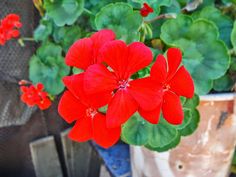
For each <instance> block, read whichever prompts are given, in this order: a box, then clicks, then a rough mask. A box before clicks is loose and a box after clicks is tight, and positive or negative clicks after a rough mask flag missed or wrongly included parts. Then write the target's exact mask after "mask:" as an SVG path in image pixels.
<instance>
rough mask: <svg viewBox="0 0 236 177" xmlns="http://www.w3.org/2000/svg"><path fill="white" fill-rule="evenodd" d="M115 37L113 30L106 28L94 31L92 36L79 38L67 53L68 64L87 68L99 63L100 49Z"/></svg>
mask: <svg viewBox="0 0 236 177" xmlns="http://www.w3.org/2000/svg"><path fill="white" fill-rule="evenodd" d="M115 37H116V36H115V33H114V32H113V31H112V30H108V29H104V30H100V31H98V32H96V33H94V34H93V35H92V36H91V37H90V38H83V39H79V40H78V41H76V42H75V43H74V44H73V45H72V46H71V47H70V49H69V51H68V53H67V55H66V64H67V65H68V66H75V67H77V68H80V69H84V70H86V69H87V68H88V66H90V65H92V64H95V63H99V62H100V61H99V60H98V54H99V50H100V49H101V48H102V46H103V45H104V44H105V43H106V42H108V41H112V40H114V39H115Z"/></svg>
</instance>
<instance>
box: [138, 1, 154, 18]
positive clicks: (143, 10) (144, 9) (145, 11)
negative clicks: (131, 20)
mask: <svg viewBox="0 0 236 177" xmlns="http://www.w3.org/2000/svg"><path fill="white" fill-rule="evenodd" d="M152 12H153V8H151V7H150V6H149V5H148V4H147V3H144V4H143V7H142V8H141V9H140V14H141V15H142V16H143V17H146V16H148V15H149V14H150V13H152Z"/></svg>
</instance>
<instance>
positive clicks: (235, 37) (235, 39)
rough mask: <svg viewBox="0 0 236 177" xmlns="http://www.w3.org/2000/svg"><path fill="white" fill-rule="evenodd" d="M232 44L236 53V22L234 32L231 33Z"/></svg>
mask: <svg viewBox="0 0 236 177" xmlns="http://www.w3.org/2000/svg"><path fill="white" fill-rule="evenodd" d="M230 39H231V43H232V45H233V48H234V50H235V51H236V21H235V22H234V26H233V30H232V33H231V38H230Z"/></svg>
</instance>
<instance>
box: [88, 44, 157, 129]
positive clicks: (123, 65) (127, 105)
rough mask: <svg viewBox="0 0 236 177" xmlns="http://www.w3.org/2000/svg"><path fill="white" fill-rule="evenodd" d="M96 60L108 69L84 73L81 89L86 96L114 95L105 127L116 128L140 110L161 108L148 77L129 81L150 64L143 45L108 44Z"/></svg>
mask: <svg viewBox="0 0 236 177" xmlns="http://www.w3.org/2000/svg"><path fill="white" fill-rule="evenodd" d="M99 60H100V61H103V62H105V63H106V64H107V65H108V66H109V67H108V68H107V67H105V66H104V65H102V64H94V65H91V66H90V67H88V69H87V70H86V72H85V77H84V87H85V91H86V92H87V93H89V94H96V93H99V92H108V93H112V94H113V97H112V99H111V101H110V102H109V103H108V110H107V125H108V127H119V126H120V125H121V124H123V123H125V122H126V121H127V120H128V119H129V117H130V116H132V115H133V113H135V112H136V111H137V110H138V108H139V107H141V108H142V109H144V110H152V109H154V108H156V107H157V106H158V105H159V104H160V102H161V93H162V91H161V87H159V86H157V85H154V84H153V82H152V80H151V79H150V78H149V77H148V78H142V79H137V80H131V79H130V77H131V75H132V74H134V73H136V72H137V71H138V70H140V69H142V68H144V67H146V66H148V65H149V64H150V63H151V61H152V52H151V50H150V49H149V48H148V47H146V46H145V45H144V44H143V43H141V42H134V43H132V44H130V45H128V46H127V45H126V44H125V43H124V42H123V41H120V40H114V41H111V42H108V43H107V44H106V45H104V47H103V48H102V50H101V51H100V55H99ZM157 93H159V94H157ZM101 98H102V97H101Z"/></svg>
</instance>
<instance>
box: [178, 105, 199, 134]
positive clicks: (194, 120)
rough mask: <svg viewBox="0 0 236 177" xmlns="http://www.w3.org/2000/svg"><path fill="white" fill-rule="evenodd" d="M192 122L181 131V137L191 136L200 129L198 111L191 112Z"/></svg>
mask: <svg viewBox="0 0 236 177" xmlns="http://www.w3.org/2000/svg"><path fill="white" fill-rule="evenodd" d="M191 115H192V116H191V120H190V122H189V123H188V125H187V126H185V127H184V128H183V129H180V130H179V133H180V134H181V136H188V135H191V134H192V133H193V132H194V131H195V130H196V129H197V127H198V123H199V121H200V114H199V112H198V111H197V110H196V109H193V110H191Z"/></svg>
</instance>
